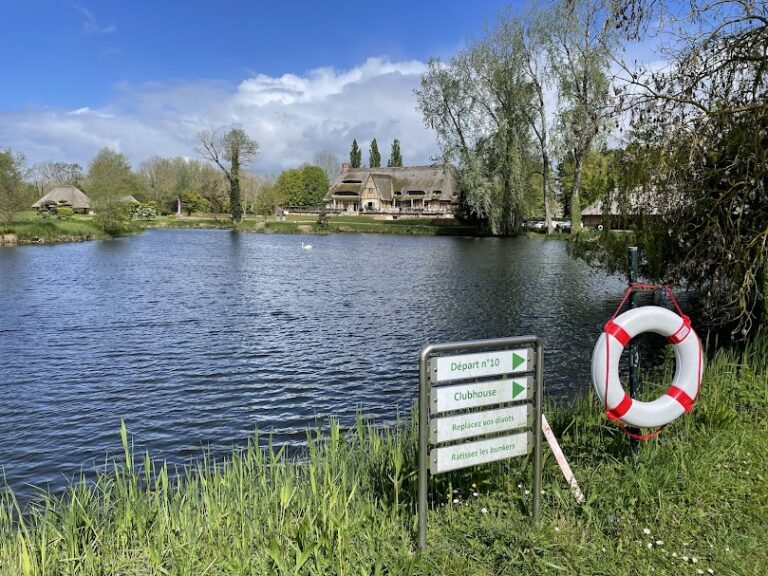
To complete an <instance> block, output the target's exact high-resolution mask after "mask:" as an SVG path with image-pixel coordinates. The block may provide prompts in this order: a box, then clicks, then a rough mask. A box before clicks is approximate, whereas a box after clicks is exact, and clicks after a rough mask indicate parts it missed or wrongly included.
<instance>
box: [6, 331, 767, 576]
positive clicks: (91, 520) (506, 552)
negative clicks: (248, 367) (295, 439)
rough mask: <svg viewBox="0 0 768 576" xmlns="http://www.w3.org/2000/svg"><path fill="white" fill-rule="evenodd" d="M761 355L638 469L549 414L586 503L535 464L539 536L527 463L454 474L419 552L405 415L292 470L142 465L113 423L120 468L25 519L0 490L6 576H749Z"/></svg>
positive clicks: (333, 436) (332, 428)
mask: <svg viewBox="0 0 768 576" xmlns="http://www.w3.org/2000/svg"><path fill="white" fill-rule="evenodd" d="M767 341H768V339H765V338H763V339H760V340H758V341H756V342H755V343H753V344H751V345H750V346H748V347H747V348H746V349H744V350H741V351H738V352H736V351H724V352H720V353H718V354H717V355H715V356H714V358H712V359H710V360H709V361H708V363H707V369H706V375H705V380H704V387H703V393H702V398H701V400H700V402H699V404H698V405H697V407H696V409H695V410H694V412H693V413H692V414H690V415H688V416H686V417H685V418H682V419H680V420H678V421H676V422H675V423H673V424H672V425H671V426H669V427H668V428H667V429H665V430H664V431H663V432H662V434H661V436H660V437H659V438H657V439H654V440H651V441H649V442H647V443H645V444H644V445H643V446H642V449H641V450H640V453H639V454H638V455H637V456H632V455H631V454H630V452H629V450H628V444H627V439H626V437H625V436H624V435H623V433H622V432H621V431H620V430H619V429H618V428H617V427H616V426H614V425H613V424H611V423H610V422H608V421H607V420H606V419H605V418H604V416H603V415H602V412H601V410H600V407H599V406H598V405H597V403H596V401H595V399H594V398H593V397H592V395H583V396H580V397H578V398H576V399H575V400H574V401H573V402H572V403H570V404H569V405H567V406H559V407H554V406H550V407H549V408H548V409H547V414H548V417H549V420H550V422H551V424H552V426H553V429H554V430H555V431H556V433H557V435H558V437H559V438H560V440H561V445H562V447H563V450H564V451H565V453H566V455H567V456H568V458H569V460H570V462H571V465H572V467H573V469H574V471H575V473H576V476H577V479H578V480H579V482H580V484H581V487H582V489H583V491H584V492H585V494H586V495H587V502H586V504H584V505H583V506H580V505H577V504H576V503H575V501H574V500H573V498H572V497H571V495H570V492H569V491H568V488H567V487H566V486H565V484H564V482H563V480H562V476H560V473H559V471H558V469H557V465H556V463H555V462H554V460H553V459H552V457H551V455H550V454H549V452H548V451H547V450H545V459H544V484H543V487H544V490H545V494H544V496H543V510H542V512H543V513H542V518H543V521H542V524H541V525H540V526H535V525H533V524H532V522H531V519H530V516H529V515H530V503H531V494H530V487H531V478H530V463H529V462H528V461H527V459H525V458H522V459H514V460H510V461H507V462H503V463H496V464H492V465H487V466H483V467H476V468H471V469H467V470H464V471H456V472H454V473H451V474H447V475H443V476H438V477H435V478H433V479H431V480H430V486H431V492H430V503H431V511H430V513H429V531H428V541H429V546H428V548H427V550H426V552H425V553H423V554H421V553H418V551H417V550H416V546H415V528H416V526H415V514H414V513H415V494H416V483H417V470H416V462H417V458H416V456H417V454H416V446H417V442H416V429H417V428H416V422H415V419H414V417H413V416H411V417H409V418H408V419H405V420H402V421H398V423H397V425H396V426H394V427H391V428H379V427H377V426H375V425H373V424H371V423H370V422H366V421H365V419H364V418H363V417H362V416H361V415H359V414H358V417H357V419H356V422H355V425H354V426H353V427H352V428H351V429H350V430H343V429H342V427H341V426H340V424H339V423H338V422H336V421H331V422H330V424H329V426H328V429H327V431H326V432H324V433H322V432H320V431H316V432H312V433H310V434H309V436H308V438H307V447H306V450H305V451H304V452H302V454H301V455H300V457H298V458H289V457H287V456H286V454H285V452H284V449H282V448H277V447H275V446H273V445H272V443H271V441H270V439H269V438H263V437H260V436H258V435H254V437H253V438H251V439H250V440H249V441H248V443H247V445H246V446H245V447H244V448H242V449H238V450H234V451H233V452H232V453H231V454H230V455H229V456H228V457H226V458H222V459H215V458H213V457H212V456H210V455H205V456H204V457H202V458H200V459H199V460H198V461H196V462H195V463H193V464H189V465H187V466H186V467H184V468H182V469H181V470H177V469H175V468H173V467H170V466H169V465H167V464H166V463H164V462H157V461H154V460H152V459H151V458H150V455H149V454H146V453H145V454H136V453H135V452H134V450H133V448H132V444H131V439H130V435H129V432H128V430H127V429H126V427H125V425H123V426H122V427H121V440H122V446H123V454H122V457H121V458H120V460H119V461H117V462H112V463H111V464H110V466H109V467H106V468H105V469H104V470H103V471H102V472H100V473H99V474H98V475H97V476H96V478H95V479H93V480H90V481H89V480H86V479H85V478H82V479H81V480H80V481H79V482H76V483H74V484H72V486H70V488H69V489H68V490H67V491H66V492H65V493H64V494H62V495H58V496H57V495H52V494H47V493H42V494H41V495H40V497H39V499H38V500H36V501H35V503H34V504H32V505H29V506H27V507H26V509H23V510H22V509H21V507H20V506H19V504H18V503H17V501H16V499H15V498H14V496H13V494H11V493H10V492H9V491H6V492H4V493H3V495H2V496H1V497H0V574H3V575H5V574H7V575H9V576H31V575H35V576H46V575H97V574H98V575H103V574H109V575H112V574H121V575H124V576H129V575H139V574H141V575H146V574H157V575H204V574H207V575H223V574H258V575H260V574H274V575H278V574H279V575H283V574H291V575H296V574H306V575H320V574H339V575H342V574H349V575H352V574H354V575H360V576H362V575H366V574H398V575H399V574H467V573H471V574H473V575H477V576H483V575H486V574H487V575H491V574H493V575H497V574H545V573H567V574H611V575H613V574H649V573H651V572H655V573H658V574H698V572H697V570H702V571H703V573H705V574H707V573H708V572H707V570H708V569H709V570H712V571H713V572H714V573H715V574H760V573H761V570H762V568H761V566H763V567H764V566H765V565H768V553H767V552H766V549H765V547H764V546H763V545H762V540H763V537H764V532H765V529H766V528H767V527H768V525H767V524H766V520H765V518H768V466H767V465H766V454H768V419H766V416H765V414H766V412H767V411H768V352H767V351H768V344H766V342H767ZM672 369H673V365H672V361H671V360H668V361H667V362H666V363H664V364H663V365H662V366H661V367H660V368H659V369H658V370H656V371H654V372H653V373H651V374H648V375H647V382H646V385H648V386H649V387H652V386H654V384H655V385H657V386H663V385H664V383H667V382H669V380H670V379H671V373H672ZM694 558H695V559H696V562H693V559H694Z"/></svg>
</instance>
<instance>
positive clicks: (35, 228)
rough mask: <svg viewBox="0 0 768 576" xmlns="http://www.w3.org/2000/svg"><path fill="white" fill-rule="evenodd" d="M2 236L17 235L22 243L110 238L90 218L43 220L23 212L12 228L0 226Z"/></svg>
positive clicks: (35, 215) (76, 217)
mask: <svg viewBox="0 0 768 576" xmlns="http://www.w3.org/2000/svg"><path fill="white" fill-rule="evenodd" d="M0 234H16V235H17V237H18V239H19V242H20V243H30V242H42V243H53V242H73V241H75V242H76V241H80V240H95V239H100V238H108V237H109V235H108V234H106V233H105V232H104V231H102V230H101V229H100V228H99V227H98V226H96V224H95V223H94V222H93V219H92V218H90V217H87V216H74V217H73V218H72V219H70V220H58V219H56V218H50V219H47V220H42V219H41V218H40V217H39V216H37V214H36V213H35V212H22V213H21V214H19V215H17V218H16V219H15V220H14V221H13V223H12V224H11V225H10V226H0Z"/></svg>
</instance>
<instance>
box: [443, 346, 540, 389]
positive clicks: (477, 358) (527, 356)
mask: <svg viewBox="0 0 768 576" xmlns="http://www.w3.org/2000/svg"><path fill="white" fill-rule="evenodd" d="M435 361H436V368H435V374H434V376H433V378H432V381H433V382H449V381H451V380H469V379H470V378H481V377H484V376H501V375H502V374H513V373H516V372H530V371H531V370H532V369H533V362H532V358H531V349H530V348H523V349H521V350H499V351H496V352H481V353H480V354H462V355H460V356H438V357H437V358H435Z"/></svg>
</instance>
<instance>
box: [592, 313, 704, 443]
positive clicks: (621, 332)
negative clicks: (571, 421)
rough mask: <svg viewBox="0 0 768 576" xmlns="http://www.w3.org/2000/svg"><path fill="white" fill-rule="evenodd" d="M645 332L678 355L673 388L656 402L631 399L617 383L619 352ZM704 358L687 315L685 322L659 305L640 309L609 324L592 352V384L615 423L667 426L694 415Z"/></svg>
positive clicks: (644, 426)
mask: <svg viewBox="0 0 768 576" xmlns="http://www.w3.org/2000/svg"><path fill="white" fill-rule="evenodd" d="M643 332H656V333H657V334H661V335H662V336H666V337H667V341H668V342H669V343H670V344H672V347H673V348H674V351H675V359H676V367H675V377H674V378H673V379H672V385H671V386H670V387H669V389H668V390H667V391H666V392H665V393H664V394H663V395H662V396H661V397H659V398H657V399H656V400H653V401H652V402H641V401H639V400H633V399H632V398H630V396H629V394H627V393H626V392H625V391H624V388H623V387H622V385H621V380H619V358H620V357H621V353H622V352H623V350H624V347H625V346H626V345H627V343H628V342H629V341H630V340H631V339H632V338H634V337H635V336H637V335H638V334H641V333H643ZM702 356H703V355H702V351H701V341H700V340H699V337H698V336H697V335H696V332H694V331H693V329H692V328H691V321H690V319H689V318H688V317H687V316H683V317H682V318H681V317H680V316H678V315H677V314H675V313H674V312H672V311H671V310H667V309H666V308H661V307H660V306H642V307H640V308H635V309H633V310H629V311H627V312H624V313H623V314H621V315H620V316H618V317H617V318H615V319H613V320H611V321H609V322H608V323H607V324H606V325H605V330H604V332H603V334H601V335H600V338H599V339H598V341H597V344H595V350H594V352H593V353H592V383H593V384H594V386H595V392H597V395H598V397H599V398H600V402H601V403H602V404H603V406H605V408H606V413H607V415H608V417H609V418H611V419H612V420H620V421H621V422H623V423H624V424H626V425H628V426H635V427H638V428H655V427H657V426H664V425H665V424H669V423H670V422H672V420H674V419H675V418H677V417H679V416H682V415H683V414H685V413H686V412H690V411H691V410H693V405H694V403H695V401H696V397H697V396H698V395H699V389H700V387H701V377H702V374H703V371H704V364H703V358H702ZM606 379H607V381H606ZM606 396H607V399H606Z"/></svg>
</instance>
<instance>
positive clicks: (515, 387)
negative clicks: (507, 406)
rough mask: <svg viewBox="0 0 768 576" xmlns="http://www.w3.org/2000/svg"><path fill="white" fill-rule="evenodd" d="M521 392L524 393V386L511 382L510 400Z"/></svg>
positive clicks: (514, 381)
mask: <svg viewBox="0 0 768 576" xmlns="http://www.w3.org/2000/svg"><path fill="white" fill-rule="evenodd" d="M521 392H525V386H523V385H522V384H519V383H518V382H517V381H516V380H512V398H517V396H518V395H519V394H520V393H521Z"/></svg>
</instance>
